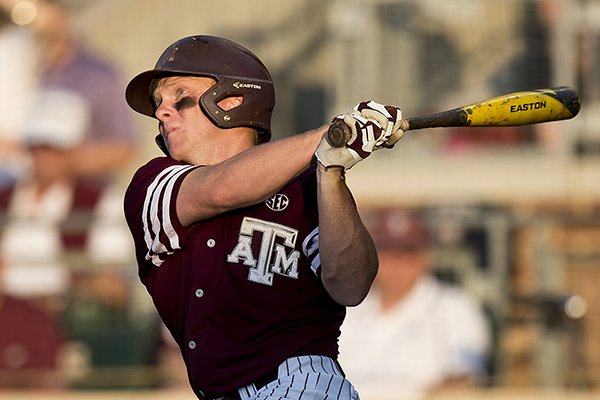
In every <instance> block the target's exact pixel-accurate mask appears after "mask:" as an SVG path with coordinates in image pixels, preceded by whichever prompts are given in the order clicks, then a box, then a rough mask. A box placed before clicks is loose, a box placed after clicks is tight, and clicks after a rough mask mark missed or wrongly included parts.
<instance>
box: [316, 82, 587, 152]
mask: <svg viewBox="0 0 600 400" xmlns="http://www.w3.org/2000/svg"><path fill="white" fill-rule="evenodd" d="M580 108H581V101H580V99H579V96H578V95H577V93H576V92H575V90H573V89H572V88H570V87H567V86H560V87H555V88H549V89H536V90H530V91H524V92H514V93H508V94H505V95H502V96H497V97H493V98H491V99H487V100H482V101H478V102H476V103H473V104H469V105H467V106H463V107H457V108H453V109H451V110H447V111H442V112H439V113H435V114H428V115H416V116H412V117H407V118H403V119H402V121H401V124H400V129H402V130H403V131H405V132H406V131H408V130H415V129H423V128H441V127H451V126H474V127H475V126H478V127H481V126H517V125H529V124H539V123H542V122H551V121H560V120H565V119H571V118H573V117H575V116H576V115H577V114H578V113H579V110H580ZM351 135H352V132H351V130H350V128H349V127H348V126H347V125H346V124H345V123H343V122H342V121H336V122H334V123H332V124H331V126H330V127H329V131H328V132H327V140H328V142H329V144H330V145H332V146H334V147H342V146H345V145H346V143H347V142H348V140H350V137H351Z"/></svg>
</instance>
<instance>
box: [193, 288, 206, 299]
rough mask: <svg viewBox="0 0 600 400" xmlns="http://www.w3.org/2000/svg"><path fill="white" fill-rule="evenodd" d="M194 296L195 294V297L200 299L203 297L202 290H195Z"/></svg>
mask: <svg viewBox="0 0 600 400" xmlns="http://www.w3.org/2000/svg"><path fill="white" fill-rule="evenodd" d="M195 294H196V297H202V296H204V290H202V289H196V292H195Z"/></svg>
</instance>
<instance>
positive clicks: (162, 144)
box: [154, 133, 171, 157]
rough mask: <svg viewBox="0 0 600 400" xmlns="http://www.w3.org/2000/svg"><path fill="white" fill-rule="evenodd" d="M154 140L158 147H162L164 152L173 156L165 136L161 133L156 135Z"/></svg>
mask: <svg viewBox="0 0 600 400" xmlns="http://www.w3.org/2000/svg"><path fill="white" fill-rule="evenodd" d="M154 141H155V142H156V144H157V145H158V148H159V149H161V150H162V152H163V153H165V155H166V156H168V157H170V156H171V155H170V154H169V149H168V148H167V144H166V143H165V138H163V137H162V135H161V134H160V133H159V134H158V135H156V136H155V137H154Z"/></svg>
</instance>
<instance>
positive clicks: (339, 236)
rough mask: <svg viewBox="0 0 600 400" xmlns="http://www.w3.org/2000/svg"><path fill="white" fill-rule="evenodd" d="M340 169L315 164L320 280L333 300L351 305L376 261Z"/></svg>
mask: <svg viewBox="0 0 600 400" xmlns="http://www.w3.org/2000/svg"><path fill="white" fill-rule="evenodd" d="M340 171H341V170H340V169H335V168H332V169H329V170H328V171H327V172H325V170H324V168H323V167H322V166H321V165H319V172H318V174H317V177H318V192H317V193H318V207H319V254H320V259H321V279H322V280H323V284H324V286H325V288H326V289H327V291H328V292H329V294H330V295H331V297H332V298H333V299H334V300H335V301H337V302H338V303H340V304H343V305H346V306H355V305H357V304H359V303H360V302H362V300H363V299H364V298H365V296H366V295H367V293H368V292H369V289H370V287H371V284H372V283H373V279H375V275H376V274H377V268H378V261H377V252H376V250H375V245H374V244H373V240H372V239H371V236H370V235H369V233H368V231H367V230H366V228H365V227H364V225H363V223H362V221H361V219H360V216H359V214H358V211H357V209H356V206H355V203H354V199H353V197H352V194H351V193H350V190H349V189H348V187H347V186H346V184H345V182H344V181H343V180H342V178H341V172H340Z"/></svg>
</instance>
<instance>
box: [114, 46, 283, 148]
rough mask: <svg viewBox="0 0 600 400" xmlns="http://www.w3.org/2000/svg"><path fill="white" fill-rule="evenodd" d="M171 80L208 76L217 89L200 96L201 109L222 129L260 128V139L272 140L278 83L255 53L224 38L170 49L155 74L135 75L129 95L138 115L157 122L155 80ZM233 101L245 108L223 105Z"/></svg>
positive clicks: (155, 68) (166, 51)
mask: <svg viewBox="0 0 600 400" xmlns="http://www.w3.org/2000/svg"><path fill="white" fill-rule="evenodd" d="M167 76H206V77H211V78H213V79H215V80H216V81H217V82H216V84H215V85H214V86H213V87H212V88H211V89H210V90H208V91H207V92H206V93H204V94H203V95H202V96H201V97H200V108H201V109H202V111H203V112H204V114H206V116H207V117H208V118H209V119H210V120H211V121H212V123H214V124H215V125H216V126H218V127H220V128H234V127H239V126H247V127H252V128H256V129H257V130H258V132H259V140H260V141H261V142H268V141H269V140H270V139H271V114H272V112H273V107H274V106H275V90H274V87H273V80H272V79H271V74H270V73H269V71H268V70H267V67H266V66H265V65H264V64H263V63H262V62H261V61H260V60H259V59H258V57H257V56H256V55H254V54H253V53H252V52H251V51H250V50H248V49H246V48H245V47H243V46H241V45H239V44H238V43H235V42H232V41H231V40H227V39H224V38H220V37H215V36H206V35H196V36H188V37H185V38H183V39H180V40H178V41H176V42H175V43H173V44H172V45H170V46H169V47H167V49H166V50H165V51H164V52H163V53H162V55H161V56H160V58H159V59H158V61H157V62H156V66H155V67H154V69H152V70H149V71H145V72H142V73H141V74H139V75H137V76H135V77H134V78H133V79H132V80H131V82H129V85H127V89H126V91H125V98H126V99H127V103H128V104H129V106H130V107H131V108H133V109H134V110H135V111H137V112H139V113H141V114H144V115H148V116H151V117H154V112H155V111H156V106H155V104H154V102H153V101H152V98H151V95H152V93H151V90H152V87H153V81H154V80H155V79H160V78H163V77H167ZM231 96H243V97H244V102H243V104H242V105H241V106H239V107H236V108H234V109H232V110H229V111H224V110H223V109H221V108H220V107H219V106H218V105H217V103H218V102H219V101H221V100H223V99H224V98H227V97H231Z"/></svg>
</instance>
